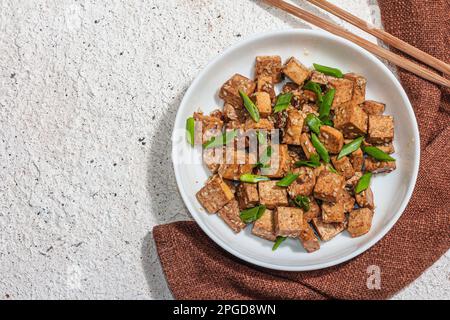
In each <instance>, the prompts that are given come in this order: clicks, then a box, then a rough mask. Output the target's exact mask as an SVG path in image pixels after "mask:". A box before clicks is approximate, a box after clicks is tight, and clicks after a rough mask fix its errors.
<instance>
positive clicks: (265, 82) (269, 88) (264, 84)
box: [256, 76, 277, 102]
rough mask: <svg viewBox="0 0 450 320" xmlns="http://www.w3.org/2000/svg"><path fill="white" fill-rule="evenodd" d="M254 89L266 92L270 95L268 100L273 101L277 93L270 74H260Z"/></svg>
mask: <svg viewBox="0 0 450 320" xmlns="http://www.w3.org/2000/svg"><path fill="white" fill-rule="evenodd" d="M256 90H257V91H258V92H266V93H268V94H269V96H270V100H271V101H272V102H275V100H276V98H277V95H276V94H275V85H274V84H273V82H272V77H271V76H260V77H258V80H256Z"/></svg>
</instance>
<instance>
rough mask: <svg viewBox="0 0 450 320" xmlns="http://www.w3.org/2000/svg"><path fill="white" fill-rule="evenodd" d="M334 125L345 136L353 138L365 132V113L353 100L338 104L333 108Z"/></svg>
mask: <svg viewBox="0 0 450 320" xmlns="http://www.w3.org/2000/svg"><path fill="white" fill-rule="evenodd" d="M334 127H335V128H336V129H339V130H341V131H342V132H343V134H344V137H345V138H349V139H353V138H357V137H358V136H362V135H365V134H366V133H367V114H366V113H365V112H364V111H363V109H362V108H361V107H360V106H358V105H357V104H355V103H353V102H349V103H345V104H343V105H340V106H339V107H338V108H336V110H335V117H334Z"/></svg>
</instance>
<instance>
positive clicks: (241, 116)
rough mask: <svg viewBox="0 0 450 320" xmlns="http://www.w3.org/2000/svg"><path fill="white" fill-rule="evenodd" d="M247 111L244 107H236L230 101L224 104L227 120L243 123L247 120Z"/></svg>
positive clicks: (224, 114) (224, 113)
mask: <svg viewBox="0 0 450 320" xmlns="http://www.w3.org/2000/svg"><path fill="white" fill-rule="evenodd" d="M247 113H248V112H247V110H245V109H244V108H240V107H235V106H233V105H232V104H230V103H225V104H224V105H223V116H224V118H225V121H227V122H230V121H236V122H237V123H239V124H241V123H243V122H245V120H247V117H248V116H247Z"/></svg>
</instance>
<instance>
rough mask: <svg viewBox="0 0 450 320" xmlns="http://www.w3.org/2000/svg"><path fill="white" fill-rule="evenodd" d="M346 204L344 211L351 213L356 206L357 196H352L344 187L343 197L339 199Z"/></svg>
mask: <svg viewBox="0 0 450 320" xmlns="http://www.w3.org/2000/svg"><path fill="white" fill-rule="evenodd" d="M338 201H340V202H342V204H343V205H344V212H346V213H349V212H350V211H352V210H353V208H354V207H355V198H353V197H352V195H351V194H350V192H349V191H348V190H347V189H345V188H344V189H343V190H342V193H341V198H340V199H339V200H338Z"/></svg>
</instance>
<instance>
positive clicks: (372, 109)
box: [361, 100, 386, 116]
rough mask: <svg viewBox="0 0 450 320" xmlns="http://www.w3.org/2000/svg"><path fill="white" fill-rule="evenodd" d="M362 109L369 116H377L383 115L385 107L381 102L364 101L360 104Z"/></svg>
mask: <svg viewBox="0 0 450 320" xmlns="http://www.w3.org/2000/svg"><path fill="white" fill-rule="evenodd" d="M361 107H362V109H363V110H364V112H365V113H367V114H368V115H369V116H370V115H373V116H377V115H378V116H379V115H382V114H383V113H384V109H386V105H385V104H384V103H381V102H377V101H373V100H366V101H364V103H363V104H362V106H361Z"/></svg>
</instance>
